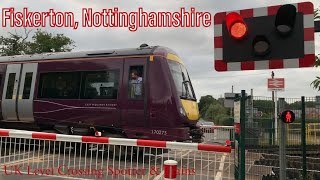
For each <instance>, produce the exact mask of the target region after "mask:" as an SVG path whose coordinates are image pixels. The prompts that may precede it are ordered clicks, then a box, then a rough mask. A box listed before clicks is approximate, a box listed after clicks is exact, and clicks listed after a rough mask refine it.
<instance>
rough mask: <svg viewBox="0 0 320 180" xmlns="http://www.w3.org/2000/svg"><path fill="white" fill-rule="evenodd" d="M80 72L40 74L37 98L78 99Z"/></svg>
mask: <svg viewBox="0 0 320 180" xmlns="http://www.w3.org/2000/svg"><path fill="white" fill-rule="evenodd" d="M79 86H80V72H50V73H42V74H40V84H39V91H38V97H39V98H49V99H78V97H79V89H80V88H79Z"/></svg>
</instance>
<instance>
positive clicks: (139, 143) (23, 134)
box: [0, 129, 231, 153]
mask: <svg viewBox="0 0 320 180" xmlns="http://www.w3.org/2000/svg"><path fill="white" fill-rule="evenodd" d="M1 136H2V137H12V138H28V139H39V140H53V141H63V142H77V143H97V144H110V145H123V146H136V147H153V148H163V149H180V150H192V151H212V152H226V153H230V152H231V148H230V147H227V146H221V145H210V144H198V143H181V142H169V141H157V140H143V139H126V138H109V137H94V136H77V135H64V134H54V133H42V132H32V131H19V130H7V129H0V137H1Z"/></svg>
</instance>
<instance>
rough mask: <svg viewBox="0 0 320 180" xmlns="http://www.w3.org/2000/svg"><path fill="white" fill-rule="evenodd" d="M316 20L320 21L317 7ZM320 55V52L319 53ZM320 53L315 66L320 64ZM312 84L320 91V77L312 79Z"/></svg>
mask: <svg viewBox="0 0 320 180" xmlns="http://www.w3.org/2000/svg"><path fill="white" fill-rule="evenodd" d="M314 20H315V21H320V9H316V10H315V12H314ZM319 55H320V54H319ZM319 55H318V56H317V57H316V64H315V67H319V66H320V57H319ZM311 85H312V86H313V88H314V89H317V91H320V77H319V76H317V77H316V79H315V80H314V81H312V83H311Z"/></svg>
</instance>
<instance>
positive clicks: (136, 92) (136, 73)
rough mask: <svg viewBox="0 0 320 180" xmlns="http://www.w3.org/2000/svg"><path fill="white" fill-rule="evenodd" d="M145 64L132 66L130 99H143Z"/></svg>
mask: <svg viewBox="0 0 320 180" xmlns="http://www.w3.org/2000/svg"><path fill="white" fill-rule="evenodd" d="M143 82H144V81H143V66H130V69H129V85H128V96H129V98H130V99H143V94H144V92H143Z"/></svg>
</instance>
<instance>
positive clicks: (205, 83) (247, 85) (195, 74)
mask: <svg viewBox="0 0 320 180" xmlns="http://www.w3.org/2000/svg"><path fill="white" fill-rule="evenodd" d="M293 2H299V1H298V0H294V1H289V0H286V1H281V4H283V3H293ZM312 2H313V3H314V4H315V7H319V6H320V2H319V1H315V0H313V1H312ZM0 4H1V7H15V8H16V9H17V10H18V9H22V8H23V7H28V8H29V9H30V10H33V11H47V10H48V9H50V8H54V9H55V10H56V11H72V12H74V14H75V16H76V18H77V19H79V20H80V19H81V10H82V8H93V9H94V10H96V11H100V10H102V9H103V8H113V7H118V8H119V10H121V11H137V10H138V8H139V7H143V9H144V10H145V11H148V12H150V11H155V12H157V11H178V10H179V8H181V7H185V8H186V9H187V10H188V9H189V8H191V7H195V8H196V10H197V11H208V12H210V13H212V17H213V16H214V14H215V13H217V12H219V11H231V10H238V9H248V8H256V7H263V6H269V5H276V4H279V1H278V0H264V1H252V0H241V1H231V0H224V1H221V0H201V1H188V0H175V1H172V0H161V1H154V0H139V1H128V0H118V1H102V0H90V1H81V0H73V1H65V0H64V1H62V0H46V1H39V0H28V1H12V0H2V1H1V3H0ZM45 29H46V30H47V31H49V32H52V33H63V34H65V35H67V36H69V37H71V38H72V39H73V40H74V41H75V42H76V45H77V47H76V49H75V51H85V50H96V49H100V50H101V49H113V48H127V47H138V46H139V45H140V44H142V43H147V44H149V45H163V46H168V47H170V48H172V49H173V50H175V51H176V52H177V53H178V54H179V55H180V56H181V57H182V58H183V59H184V61H185V63H186V66H187V68H188V71H189V74H190V76H191V79H192V82H193V85H194V89H195V92H196V94H197V97H198V98H199V97H200V96H203V95H207V94H211V95H213V96H214V97H220V96H223V94H224V92H230V91H231V87H232V86H234V91H236V92H239V91H241V90H242V89H245V90H247V91H250V89H251V88H252V89H254V94H255V95H260V96H270V92H268V91H267V88H266V82H267V78H269V77H270V74H271V71H272V70H261V71H246V72H223V73H219V72H216V71H215V70H214V66H213V59H214V51H213V36H214V32H213V26H211V27H209V28H204V27H202V28H140V29H138V31H137V32H134V33H133V32H130V31H129V30H128V29H127V28H113V29H112V28H79V29H78V30H72V29H68V28H50V27H46V28H45ZM13 30H14V29H12V28H2V29H0V35H6V33H7V32H8V31H13ZM18 31H20V32H21V29H18ZM319 38H320V37H319V35H316V49H317V50H319V49H320V43H319ZM317 52H318V53H320V52H319V51H317ZM274 71H275V74H276V77H284V78H286V91H285V92H282V93H279V94H280V95H282V96H288V97H289V96H290V97H300V96H302V95H304V96H315V95H317V94H318V92H316V91H315V90H313V89H312V87H311V86H310V83H311V82H312V80H313V79H314V78H315V76H316V75H319V74H320V73H319V69H315V68H306V69H285V70H274Z"/></svg>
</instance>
